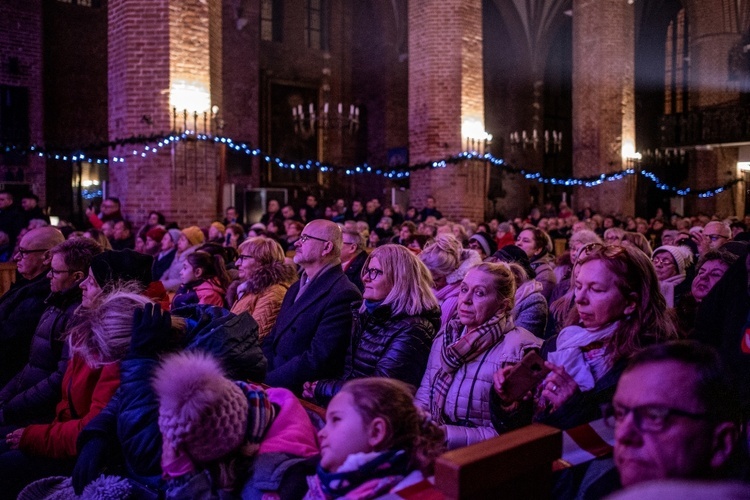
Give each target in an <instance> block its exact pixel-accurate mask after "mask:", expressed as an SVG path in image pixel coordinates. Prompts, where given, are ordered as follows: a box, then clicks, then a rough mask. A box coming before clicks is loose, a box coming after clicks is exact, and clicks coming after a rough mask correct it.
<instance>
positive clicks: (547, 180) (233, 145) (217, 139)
mask: <svg viewBox="0 0 750 500" xmlns="http://www.w3.org/2000/svg"><path fill="white" fill-rule="evenodd" d="M185 140H191V141H202V142H212V143H214V144H224V145H226V146H227V147H229V148H230V149H232V150H234V151H237V152H240V153H244V154H246V155H250V156H258V157H261V158H262V159H263V160H265V161H266V162H268V163H272V164H274V165H276V166H277V167H278V168H285V169H289V170H312V169H317V170H319V171H320V172H324V173H326V172H331V173H336V172H340V173H343V174H345V175H357V174H365V173H370V174H375V175H381V176H384V177H387V178H389V179H393V178H396V179H403V178H408V177H410V176H411V172H414V171H416V170H422V169H426V168H433V169H434V168H446V167H447V166H448V165H452V164H456V163H461V162H463V161H467V160H477V161H484V162H488V163H490V164H491V165H494V166H496V167H498V168H500V169H502V170H503V171H505V172H508V173H511V174H520V175H523V176H524V178H525V179H527V180H535V181H537V182H539V183H540V184H548V185H553V186H566V187H570V186H583V187H586V188H591V187H596V186H599V185H601V184H603V183H605V182H616V181H620V180H622V179H624V178H625V177H629V176H631V175H635V174H636V173H638V174H640V175H642V176H643V177H644V178H646V179H648V180H649V181H651V182H652V183H654V184H655V186H656V188H657V189H659V190H661V191H669V192H671V193H672V194H674V195H677V196H680V197H684V196H688V195H696V196H698V197H699V198H710V197H712V196H715V195H717V194H719V193H722V192H724V191H726V190H727V189H729V188H731V187H732V186H734V185H735V184H737V183H739V182H742V179H739V178H738V179H734V180H732V181H730V182H728V183H726V184H724V185H723V186H719V187H715V188H711V189H705V190H702V191H698V192H696V191H694V190H692V189H691V188H685V189H681V188H678V187H674V186H669V185H667V184H665V183H663V182H662V181H661V180H660V179H659V178H658V177H657V176H656V175H655V174H654V173H652V172H649V171H647V170H638V171H637V170H635V169H633V168H627V169H624V170H621V171H619V172H613V173H609V174H600V175H596V176H591V177H579V178H576V177H571V178H567V179H560V178H556V177H544V176H543V175H542V174H541V173H539V172H529V171H527V170H525V169H521V168H515V167H512V166H510V165H508V164H507V163H506V162H505V160H503V159H502V158H496V157H495V156H493V155H492V154H490V153H485V154H480V153H478V152H476V151H463V152H461V153H458V154H457V155H454V156H451V157H447V158H443V159H441V160H430V161H427V162H424V163H419V164H414V165H399V166H396V167H387V168H386V167H373V166H371V165H368V164H367V163H363V164H361V165H355V166H338V165H330V164H322V163H320V162H319V161H315V160H308V161H306V162H301V163H300V162H297V163H291V162H285V161H284V160H282V159H281V158H278V157H271V156H270V155H269V154H267V153H264V152H263V151H262V150H260V149H258V148H251V147H250V146H248V145H247V144H245V143H237V142H235V141H234V140H233V139H231V138H229V137H221V136H212V135H208V134H196V133H195V132H193V131H191V130H186V131H185V132H182V133H179V134H178V133H172V134H170V135H151V136H133V137H130V138H128V139H119V140H116V141H110V142H105V143H101V144H97V145H92V146H89V147H88V148H81V149H103V148H105V147H107V148H115V147H123V148H124V147H125V146H127V145H131V144H135V145H139V146H142V149H140V150H139V148H135V149H133V150H132V155H130V156H136V157H141V158H146V157H147V156H149V155H151V154H157V153H158V152H159V151H160V150H161V149H163V148H165V147H168V146H172V145H173V144H175V143H178V142H181V141H185ZM150 144H155V145H150ZM0 148H3V147H2V146H0ZM3 149H5V152H6V153H9V152H11V151H14V152H17V153H20V154H36V155H38V156H39V157H42V158H47V159H50V160H58V161H70V162H76V161H84V160H85V161H87V162H89V163H97V164H108V163H110V162H111V163H118V164H124V163H125V156H119V157H118V156H113V157H112V158H111V160H110V159H108V158H97V157H96V156H93V155H87V154H85V153H82V152H76V153H59V152H52V151H47V150H45V149H44V148H41V147H39V146H30V147H29V148H25V149H21V148H18V147H16V146H4V148H3Z"/></svg>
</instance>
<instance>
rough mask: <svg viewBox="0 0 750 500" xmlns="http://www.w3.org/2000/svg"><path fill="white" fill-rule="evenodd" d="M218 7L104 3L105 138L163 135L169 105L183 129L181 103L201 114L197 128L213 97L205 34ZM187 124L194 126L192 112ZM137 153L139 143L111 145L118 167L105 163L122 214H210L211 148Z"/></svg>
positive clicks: (190, 1) (170, 1)
mask: <svg viewBox="0 0 750 500" xmlns="http://www.w3.org/2000/svg"><path fill="white" fill-rule="evenodd" d="M220 9H221V4H220V1H219V0H210V1H208V2H206V1H201V0H148V1H145V0H141V1H130V0H110V2H109V42H108V50H109V137H110V139H112V140H114V139H117V138H126V137H130V136H133V135H141V134H143V135H149V134H159V133H167V132H169V131H170V129H171V128H172V126H173V123H172V107H173V106H176V107H177V108H178V110H179V111H180V116H179V119H178V121H177V128H183V127H184V120H183V118H182V110H183V109H186V108H187V109H188V110H189V111H191V113H192V112H193V111H194V110H197V111H199V112H201V115H200V116H199V118H198V124H197V129H198V131H199V132H203V131H204V125H203V124H204V119H203V115H202V112H203V111H209V110H210V107H211V103H212V96H213V99H214V101H215V100H218V101H219V102H220V97H219V96H217V92H218V89H212V88H211V84H212V80H213V82H216V81H217V73H216V72H214V75H213V79H212V78H211V72H210V67H211V57H210V54H211V49H212V48H214V50H216V49H215V47H216V44H217V38H216V37H214V38H213V40H211V39H210V37H209V31H210V29H209V25H210V20H211V19H213V22H212V24H213V27H214V29H216V25H217V21H216V16H219V19H220V15H221V10H220ZM144 12H148V15H144ZM218 24H219V25H220V21H219V22H218ZM218 50H221V48H220V47H219V49H218ZM214 61H215V58H214ZM187 128H188V129H194V128H195V124H194V120H193V118H192V116H191V117H190V118H189V119H188V121H187ZM133 151H136V153H137V154H135V155H134V154H133ZM141 151H143V146H141V145H137V146H124V147H122V148H118V149H117V150H115V151H114V152H113V155H115V156H123V157H125V164H124V165H122V164H118V163H111V164H110V186H109V194H110V195H113V196H118V197H120V199H121V201H122V202H123V208H124V212H125V215H126V216H127V217H128V218H130V219H132V220H133V221H135V222H136V223H141V222H142V221H143V220H144V219H145V217H146V216H147V214H148V212H149V210H159V211H161V212H163V213H164V214H165V215H166V216H167V218H168V219H169V220H174V221H176V222H178V223H179V224H181V225H184V224H192V223H198V224H207V223H208V222H210V221H211V220H212V219H214V217H215V216H216V213H215V212H216V199H217V192H216V185H215V182H216V163H217V154H218V148H217V147H215V146H213V145H211V144H206V143H196V142H192V143H191V142H182V143H178V144H176V145H175V146H174V147H173V148H171V150H170V148H165V149H162V150H161V151H160V152H159V153H156V154H154V153H151V154H148V155H146V157H141V155H140V153H141Z"/></svg>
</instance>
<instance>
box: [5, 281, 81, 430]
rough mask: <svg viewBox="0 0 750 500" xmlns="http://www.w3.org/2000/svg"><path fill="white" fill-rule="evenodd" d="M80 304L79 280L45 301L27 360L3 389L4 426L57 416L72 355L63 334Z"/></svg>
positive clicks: (48, 420)
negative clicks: (57, 406)
mask: <svg viewBox="0 0 750 500" xmlns="http://www.w3.org/2000/svg"><path fill="white" fill-rule="evenodd" d="M80 304H81V289H80V288H78V283H76V284H74V285H73V286H72V287H70V288H68V289H67V290H63V291H62V292H54V293H52V294H50V296H49V297H48V298H47V300H45V301H44V305H45V306H46V308H45V309H44V312H43V313H42V316H41V318H40V319H39V323H38V324H37V325H36V329H35V331H34V336H33V337H32V339H31V351H30V353H29V357H28V358H27V363H26V365H25V366H24V367H23V369H22V370H21V371H20V372H18V374H16V376H15V377H13V378H12V379H11V380H10V382H8V383H7V384H6V385H5V387H3V389H2V390H1V391H0V423H2V425H18V426H26V425H29V424H32V423H47V422H51V421H52V419H53V418H54V417H55V406H56V405H57V403H58V402H59V401H60V398H61V394H62V392H61V391H62V379H63V375H64V374H65V369H66V368H67V366H68V358H69V354H68V343H67V342H66V341H65V339H64V334H65V333H66V332H67V331H68V329H69V328H70V326H71V325H72V322H73V321H74V316H75V311H76V309H78V306H79V305H80Z"/></svg>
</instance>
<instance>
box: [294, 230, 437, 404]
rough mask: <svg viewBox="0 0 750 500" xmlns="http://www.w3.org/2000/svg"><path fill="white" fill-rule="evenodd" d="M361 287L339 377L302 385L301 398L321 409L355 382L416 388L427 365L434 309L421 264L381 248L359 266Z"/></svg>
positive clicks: (396, 249)
mask: <svg viewBox="0 0 750 500" xmlns="http://www.w3.org/2000/svg"><path fill="white" fill-rule="evenodd" d="M362 283H363V284H364V287H365V288H364V293H363V297H364V299H365V300H364V302H363V303H362V305H361V306H359V305H356V306H355V307H354V310H353V311H352V312H353V315H354V318H353V322H352V337H351V338H352V340H351V343H350V347H349V351H348V352H347V356H346V360H345V362H344V374H343V376H341V377H339V378H337V379H327V380H318V381H313V382H307V383H305V387H304V393H303V395H305V396H306V397H310V398H314V399H315V401H317V402H318V404H321V405H325V404H327V403H328V401H330V399H331V398H332V397H333V396H334V395H336V393H338V392H339V390H341V387H342V386H343V385H344V382H346V381H347V380H351V379H355V378H362V377H388V378H394V379H397V380H401V381H402V382H406V383H407V384H411V385H412V386H417V385H418V384H419V381H420V380H421V379H422V374H423V373H424V370H425V367H426V366H427V358H428V356H429V354H430V348H431V346H432V339H433V337H434V336H435V334H436V333H437V331H438V330H439V328H440V309H439V308H438V302H437V299H436V298H435V296H434V294H433V293H432V290H431V289H430V286H431V285H432V278H431V277H430V272H429V271H428V270H427V268H426V267H425V265H424V264H422V262H421V261H420V260H419V259H418V258H417V257H416V256H415V255H414V254H413V253H412V252H410V251H409V249H407V248H405V247H403V246H401V245H393V244H389V245H383V246H381V247H378V248H376V249H375V250H373V252H372V253H371V254H370V255H369V256H368V258H367V260H366V261H365V265H364V267H363V268H362Z"/></svg>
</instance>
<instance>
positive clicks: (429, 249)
mask: <svg viewBox="0 0 750 500" xmlns="http://www.w3.org/2000/svg"><path fill="white" fill-rule="evenodd" d="M419 260H421V261H422V262H424V265H425V266H427V269H428V270H429V271H430V274H431V275H432V281H433V284H434V289H433V291H434V293H435V297H437V300H438V304H440V311H441V314H440V324H441V325H443V326H445V325H446V324H447V323H448V320H450V319H451V318H452V317H453V315H454V314H455V312H456V309H457V308H458V294H459V292H460V288H461V281H462V280H463V279H464V277H465V276H466V273H468V272H469V270H470V269H471V268H472V267H474V266H477V265H479V264H480V263H481V262H482V260H481V259H480V258H479V254H477V253H476V252H475V251H474V250H468V249H463V248H462V247H461V244H460V243H459V242H458V240H456V238H455V237H454V236H453V235H452V234H441V235H440V236H438V237H437V239H435V241H434V242H432V243H431V244H429V245H428V246H426V247H425V248H424V250H422V252H421V253H420V254H419Z"/></svg>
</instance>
